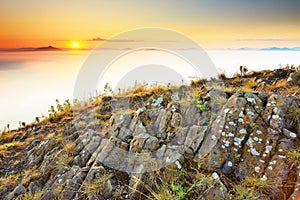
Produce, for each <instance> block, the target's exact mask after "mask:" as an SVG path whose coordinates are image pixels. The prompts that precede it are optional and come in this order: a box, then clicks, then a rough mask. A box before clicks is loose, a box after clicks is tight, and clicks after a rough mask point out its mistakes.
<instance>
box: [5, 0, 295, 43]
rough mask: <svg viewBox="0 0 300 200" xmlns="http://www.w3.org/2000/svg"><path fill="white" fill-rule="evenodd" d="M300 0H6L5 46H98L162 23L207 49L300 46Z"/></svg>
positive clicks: (161, 25) (160, 25)
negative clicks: (113, 37) (120, 34)
mask: <svg viewBox="0 0 300 200" xmlns="http://www.w3.org/2000/svg"><path fill="white" fill-rule="evenodd" d="M299 8H300V1H299V0H285V1H279V0H252V1H238V0H227V1H217V0H185V1H181V0H165V1H158V0H153V1H149V0H147V1H146V0H122V1H121V0H111V1H102V0H86V1H81V0H72V1H69V0H44V1H40V0H26V1H19V0H1V6H0V19H1V20H0V27H1V29H0V48H21V47H39V46H49V45H52V46H55V47H61V48H68V47H72V43H73V42H74V41H77V42H78V43H79V45H80V47H81V48H93V47H95V45H97V44H98V42H99V41H94V40H93V38H98V37H99V38H102V39H108V38H110V37H112V36H114V35H116V34H118V33H121V32H123V31H129V30H132V29H136V28H142V27H160V28H167V29H171V30H175V31H178V32H180V33H183V34H184V35H187V36H189V37H191V38H193V39H194V40H195V41H196V42H198V43H199V44H200V45H202V46H203V47H204V48H241V47H252V48H260V47H271V46H277V47H295V46H300V20H299V19H300V12H299Z"/></svg>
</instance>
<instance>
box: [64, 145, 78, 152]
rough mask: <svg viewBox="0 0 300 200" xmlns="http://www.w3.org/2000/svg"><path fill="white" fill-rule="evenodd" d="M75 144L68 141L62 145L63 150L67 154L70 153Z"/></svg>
mask: <svg viewBox="0 0 300 200" xmlns="http://www.w3.org/2000/svg"><path fill="white" fill-rule="evenodd" d="M75 146H76V143H75V142H68V143H67V144H66V145H65V146H64V150H65V151H66V152H67V153H68V154H72V152H73V151H74V149H75Z"/></svg>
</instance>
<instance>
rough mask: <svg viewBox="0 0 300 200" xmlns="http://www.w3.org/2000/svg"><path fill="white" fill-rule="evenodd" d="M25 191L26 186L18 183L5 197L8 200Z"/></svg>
mask: <svg viewBox="0 0 300 200" xmlns="http://www.w3.org/2000/svg"><path fill="white" fill-rule="evenodd" d="M25 193H26V188H25V187H24V186H23V185H18V186H17V187H15V189H14V190H13V191H12V192H11V193H9V195H8V197H7V198H8V199H9V200H12V199H15V198H16V197H18V196H20V195H21V194H25Z"/></svg>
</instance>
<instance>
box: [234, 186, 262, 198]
mask: <svg viewBox="0 0 300 200" xmlns="http://www.w3.org/2000/svg"><path fill="white" fill-rule="evenodd" d="M234 191H235V199H236V200H244V199H247V200H258V199H259V198H258V197H257V196H256V194H255V193H254V191H253V190H252V189H251V188H246V187H244V186H243V185H236V186H235V188H234Z"/></svg>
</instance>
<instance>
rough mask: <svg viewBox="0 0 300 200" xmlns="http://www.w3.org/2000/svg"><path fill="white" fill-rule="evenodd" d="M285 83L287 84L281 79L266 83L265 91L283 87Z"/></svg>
mask: <svg viewBox="0 0 300 200" xmlns="http://www.w3.org/2000/svg"><path fill="white" fill-rule="evenodd" d="M286 84H287V80H286V79H281V80H279V81H277V82H276V83H275V84H274V85H267V87H266V91H267V92H271V91H274V90H277V89H279V88H284V87H286Z"/></svg>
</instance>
